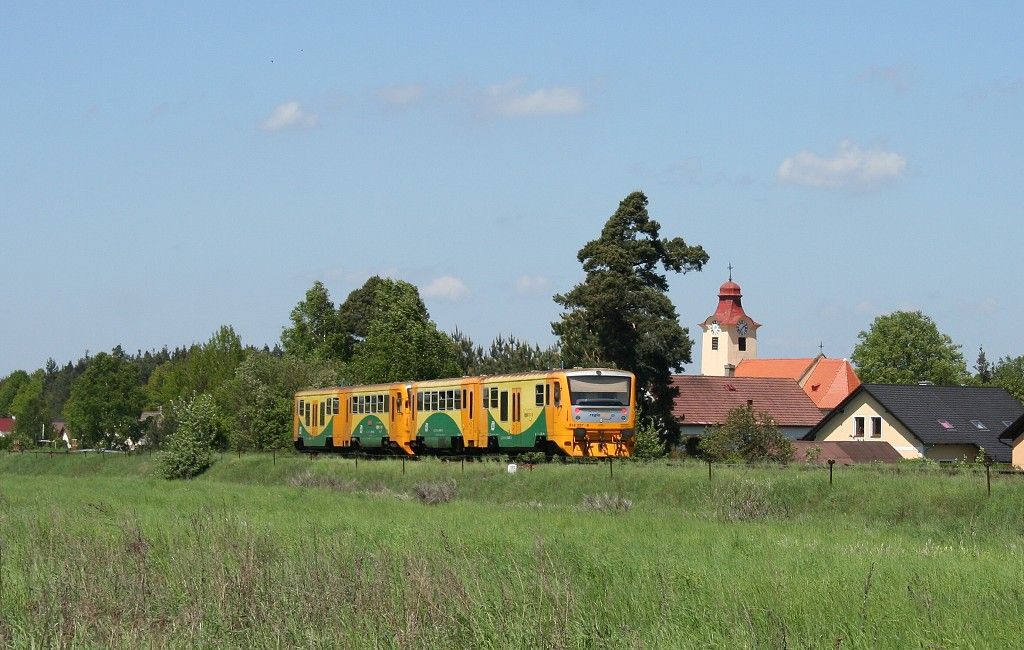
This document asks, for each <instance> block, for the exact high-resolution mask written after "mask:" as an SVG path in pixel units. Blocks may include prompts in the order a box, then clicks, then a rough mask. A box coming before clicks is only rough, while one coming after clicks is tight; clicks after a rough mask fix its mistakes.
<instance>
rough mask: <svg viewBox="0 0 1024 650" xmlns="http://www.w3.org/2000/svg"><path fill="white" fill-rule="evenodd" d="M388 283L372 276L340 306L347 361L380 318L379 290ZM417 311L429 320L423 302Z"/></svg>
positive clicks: (344, 350)
mask: <svg viewBox="0 0 1024 650" xmlns="http://www.w3.org/2000/svg"><path fill="white" fill-rule="evenodd" d="M387 282H390V280H384V279H383V278H381V277H380V276H376V275H375V276H372V277H371V278H369V279H367V281H366V282H364V283H363V286H361V287H359V288H358V289H356V290H355V291H353V292H351V293H350V294H348V297H347V298H345V302H343V303H341V305H339V306H338V321H339V323H340V325H341V332H342V334H343V335H344V349H343V355H342V359H344V360H345V361H348V360H350V359H351V358H352V355H353V353H354V352H355V349H356V346H357V345H359V344H360V343H362V342H363V340H365V339H366V337H367V335H368V334H369V333H370V325H371V324H372V323H373V322H374V321H375V320H377V317H378V316H380V314H381V307H380V305H379V303H378V302H377V290H378V289H379V288H380V287H381V286H382V285H384V284H386V283H387ZM418 298H419V295H417V299H418ZM417 311H419V312H420V313H422V314H423V317H424V318H427V315H426V314H427V307H426V305H424V304H423V301H422V300H420V301H419V305H418V306H417Z"/></svg>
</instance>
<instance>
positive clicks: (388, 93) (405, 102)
mask: <svg viewBox="0 0 1024 650" xmlns="http://www.w3.org/2000/svg"><path fill="white" fill-rule="evenodd" d="M426 94H427V88H426V86H424V85H422V84H404V85H400V86H388V87H387V88H381V89H380V90H378V91H377V99H379V100H380V101H382V102H383V103H385V104H388V105H390V106H394V107H396V108H405V107H407V106H412V105H413V104H416V103H418V102H420V101H422V100H423V99H424V98H425V97H426Z"/></svg>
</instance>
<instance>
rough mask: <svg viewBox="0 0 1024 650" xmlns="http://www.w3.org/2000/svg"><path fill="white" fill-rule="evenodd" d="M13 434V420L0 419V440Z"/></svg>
mask: <svg viewBox="0 0 1024 650" xmlns="http://www.w3.org/2000/svg"><path fill="white" fill-rule="evenodd" d="M12 433H14V418H0V438H2V437H4V436H9V435H11V434H12Z"/></svg>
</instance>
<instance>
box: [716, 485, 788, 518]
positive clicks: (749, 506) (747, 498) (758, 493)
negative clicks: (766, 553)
mask: <svg viewBox="0 0 1024 650" xmlns="http://www.w3.org/2000/svg"><path fill="white" fill-rule="evenodd" d="M713 498H714V499H715V514H716V515H717V516H718V518H719V519H722V520H724V521H731V522H739V521H757V520H760V519H766V518H768V517H772V516H786V515H788V514H789V513H788V509H787V508H786V507H785V506H780V505H776V503H775V500H774V499H773V490H772V483H771V481H768V482H758V481H754V480H752V479H743V480H741V481H738V482H730V483H725V484H722V485H719V486H716V489H715V490H714V493H713Z"/></svg>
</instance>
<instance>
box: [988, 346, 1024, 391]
mask: <svg viewBox="0 0 1024 650" xmlns="http://www.w3.org/2000/svg"><path fill="white" fill-rule="evenodd" d="M992 385H994V386H1001V387H1003V388H1005V389H1006V390H1007V391H1008V392H1009V393H1010V394H1011V395H1013V396H1014V397H1016V398H1017V399H1018V400H1020V401H1022V402H1024V356H1020V357H1003V358H1002V359H1000V360H999V361H997V362H996V364H995V367H994V368H993V369H992Z"/></svg>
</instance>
